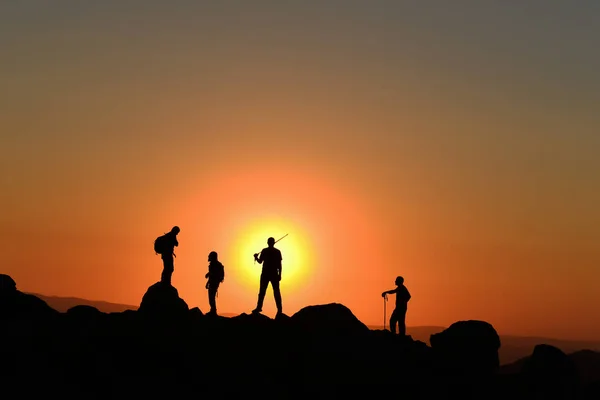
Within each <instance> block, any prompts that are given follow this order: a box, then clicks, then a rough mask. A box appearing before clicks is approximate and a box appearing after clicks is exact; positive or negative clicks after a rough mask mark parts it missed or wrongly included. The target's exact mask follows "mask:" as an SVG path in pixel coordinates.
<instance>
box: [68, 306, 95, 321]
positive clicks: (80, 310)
mask: <svg viewBox="0 0 600 400" xmlns="http://www.w3.org/2000/svg"><path fill="white" fill-rule="evenodd" d="M67 315H69V316H72V317H75V318H97V317H100V316H102V315H104V313H102V312H100V310H98V309H97V308H96V307H92V306H88V305H78V306H74V307H71V308H69V309H68V310H67Z"/></svg>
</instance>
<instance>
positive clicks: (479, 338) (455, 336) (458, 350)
mask: <svg viewBox="0 0 600 400" xmlns="http://www.w3.org/2000/svg"><path fill="white" fill-rule="evenodd" d="M429 342H430V343H431V347H432V348H433V349H434V350H435V351H436V353H437V354H439V356H440V357H439V358H440V362H441V365H442V366H443V367H444V368H450V369H454V370H460V372H462V373H468V374H475V375H492V374H494V373H495V372H496V371H497V370H498V368H499V367H500V359H499V357H498V350H499V349H500V336H499V335H498V333H497V332H496V330H495V329H494V327H493V326H492V325H491V324H489V323H487V322H485V321H476V320H470V321H458V322H455V323H453V324H452V325H450V326H449V327H448V329H446V330H444V331H442V332H440V333H437V334H434V335H431V338H430V339H429Z"/></svg>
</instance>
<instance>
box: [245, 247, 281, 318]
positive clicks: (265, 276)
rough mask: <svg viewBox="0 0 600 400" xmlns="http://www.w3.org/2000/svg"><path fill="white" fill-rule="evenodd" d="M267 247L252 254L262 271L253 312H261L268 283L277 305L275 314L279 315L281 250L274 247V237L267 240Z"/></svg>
mask: <svg viewBox="0 0 600 400" xmlns="http://www.w3.org/2000/svg"><path fill="white" fill-rule="evenodd" d="M267 245H268V247H266V248H264V249H262V251H261V252H260V253H256V254H254V260H255V261H257V262H258V263H259V264H262V265H263V267H262V273H261V274H260V289H259V291H258V302H257V304H256V308H255V309H254V310H253V311H252V313H253V314H257V313H260V312H262V306H263V302H264V300H265V294H266V293H267V287H268V286H269V283H271V286H273V295H274V297H275V304H276V305H277V315H278V316H279V315H281V313H282V312H283V308H282V305H281V292H280V291H279V282H280V281H281V271H282V266H281V260H282V257H281V251H279V249H276V248H275V239H274V238H272V237H270V238H269V239H268V240H267Z"/></svg>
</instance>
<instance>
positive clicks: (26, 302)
mask: <svg viewBox="0 0 600 400" xmlns="http://www.w3.org/2000/svg"><path fill="white" fill-rule="evenodd" d="M54 315H58V311H56V310H55V309H53V308H52V307H50V306H49V305H48V304H47V303H46V302H45V301H44V300H42V299H40V298H38V297H36V296H34V295H32V294H26V293H23V292H20V291H19V290H17V284H16V283H15V281H14V280H13V279H12V278H11V277H10V276H8V275H0V321H1V320H12V319H24V318H25V319H36V318H45V317H50V316H54Z"/></svg>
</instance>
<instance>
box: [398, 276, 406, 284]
mask: <svg viewBox="0 0 600 400" xmlns="http://www.w3.org/2000/svg"><path fill="white" fill-rule="evenodd" d="M403 284H404V278H403V277H401V276H398V277H396V286H400V285H403Z"/></svg>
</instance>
